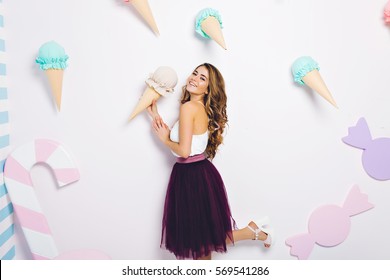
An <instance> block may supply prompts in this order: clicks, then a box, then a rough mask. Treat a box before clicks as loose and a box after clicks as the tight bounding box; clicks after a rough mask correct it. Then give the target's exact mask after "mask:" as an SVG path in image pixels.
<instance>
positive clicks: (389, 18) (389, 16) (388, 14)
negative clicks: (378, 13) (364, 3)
mask: <svg viewBox="0 0 390 280" xmlns="http://www.w3.org/2000/svg"><path fill="white" fill-rule="evenodd" d="M383 16H384V19H385V23H390V0H389V1H388V2H387V4H386V6H385V10H384V12H383Z"/></svg>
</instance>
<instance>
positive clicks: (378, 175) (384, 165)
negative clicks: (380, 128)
mask: <svg viewBox="0 0 390 280" xmlns="http://www.w3.org/2000/svg"><path fill="white" fill-rule="evenodd" d="M342 140H343V142H344V143H346V144H348V145H351V146H353V147H356V148H359V149H362V150H363V155H362V163H363V167H364V170H365V171H366V172H367V173H368V175H370V176H371V177H373V178H374V179H377V180H389V179H390V138H376V139H372V137H371V133H370V130H369V128H368V125H367V122H366V120H365V119H364V118H360V119H359V120H358V122H357V124H356V126H354V127H350V128H349V129H348V136H346V137H344V138H342Z"/></svg>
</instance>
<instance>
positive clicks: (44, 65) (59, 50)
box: [35, 41, 69, 111]
mask: <svg viewBox="0 0 390 280" xmlns="http://www.w3.org/2000/svg"><path fill="white" fill-rule="evenodd" d="M68 58H69V57H68V55H66V54H65V50H64V48H63V47H61V46H60V45H59V44H57V43H56V42H54V41H50V42H47V43H45V44H43V45H42V46H41V47H40V48H39V55H38V57H37V58H36V59H35V62H36V63H38V64H39V67H40V68H41V70H44V71H45V73H46V76H47V78H48V80H49V84H50V88H51V92H52V95H53V98H54V101H55V103H56V105H57V109H58V111H60V110H61V100H62V81H63V76H64V69H65V68H66V67H67V66H68V64H67V60H68Z"/></svg>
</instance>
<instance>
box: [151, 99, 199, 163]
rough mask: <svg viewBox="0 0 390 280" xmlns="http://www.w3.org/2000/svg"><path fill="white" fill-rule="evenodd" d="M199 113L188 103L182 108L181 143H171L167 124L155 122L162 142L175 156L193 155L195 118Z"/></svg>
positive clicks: (155, 127) (180, 122)
mask: <svg viewBox="0 0 390 280" xmlns="http://www.w3.org/2000/svg"><path fill="white" fill-rule="evenodd" d="M196 111H197V107H196V105H194V104H192V103H191V102H187V103H185V104H183V105H181V106H180V116H179V143H176V142H173V141H171V139H170V138H169V134H170V130H169V128H168V126H167V125H166V124H165V123H163V122H162V123H159V122H158V121H154V122H153V128H154V130H155V132H156V134H157V136H158V137H159V139H160V140H161V142H163V143H164V145H166V146H167V147H168V148H169V149H171V150H172V151H173V152H174V153H175V154H177V155H179V156H181V157H184V158H187V157H188V156H189V155H190V153H191V142H192V135H193V130H194V118H195V113H196Z"/></svg>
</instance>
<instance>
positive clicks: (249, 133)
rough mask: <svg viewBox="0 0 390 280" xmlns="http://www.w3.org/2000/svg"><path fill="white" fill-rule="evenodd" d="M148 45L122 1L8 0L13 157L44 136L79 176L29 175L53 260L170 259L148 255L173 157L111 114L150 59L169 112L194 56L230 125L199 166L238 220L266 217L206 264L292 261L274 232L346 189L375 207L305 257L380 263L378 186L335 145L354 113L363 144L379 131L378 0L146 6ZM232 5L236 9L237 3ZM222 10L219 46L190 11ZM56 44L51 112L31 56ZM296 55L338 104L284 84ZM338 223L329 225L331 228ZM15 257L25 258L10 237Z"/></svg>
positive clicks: (384, 84)
mask: <svg viewBox="0 0 390 280" xmlns="http://www.w3.org/2000/svg"><path fill="white" fill-rule="evenodd" d="M149 3H150V6H151V8H152V10H153V13H154V17H155V19H156V22H157V25H158V27H159V29H160V33H161V36H160V37H157V36H155V35H154V34H153V32H152V31H151V30H150V29H149V28H148V26H147V25H146V24H145V23H144V22H143V20H142V19H141V17H139V16H138V14H137V13H136V12H135V10H134V9H133V8H132V7H131V6H129V5H128V4H124V3H123V1H121V0H105V1H102V0H101V1H94V0H84V1H76V0H71V1H60V0H35V1H22V0H14V1H7V2H6V3H5V4H6V6H5V9H6V10H7V17H6V26H7V34H8V38H7V52H8V56H9V57H8V58H9V65H8V69H7V70H8V77H9V82H10V86H9V100H10V119H11V120H10V121H11V126H12V131H11V145H12V147H13V148H15V147H17V146H18V145H21V144H23V143H25V142H27V141H30V140H32V139H34V138H51V139H56V140H58V141H60V142H61V143H63V144H64V146H65V147H67V148H68V149H69V150H70V151H71V153H72V155H73V157H74V159H75V160H76V162H77V164H78V166H79V168H80V172H81V180H80V181H79V182H77V183H75V184H72V185H70V186H68V187H65V188H63V189H57V188H56V186H55V183H54V179H53V176H52V175H51V173H50V172H49V171H48V169H46V168H45V167H42V166H37V167H34V168H33V171H32V177H33V181H34V184H35V186H36V193H37V196H38V197H39V200H40V202H41V204H42V207H43V209H44V211H45V213H46V217H47V218H48V220H49V223H50V226H51V229H52V231H53V236H54V238H55V241H56V244H57V246H58V248H59V250H60V251H61V252H64V251H69V250H73V249H81V248H92V249H97V250H101V251H103V252H106V253H107V254H108V255H110V256H111V257H112V258H113V259H174V256H173V255H171V254H169V253H168V252H166V251H164V250H162V249H160V248H159V244H160V231H161V217H162V208H163V200H164V195H165V188H166V185H167V182H168V177H169V174H170V170H171V166H172V164H173V163H174V158H173V156H172V155H171V154H170V152H169V151H167V150H166V149H165V148H164V147H163V146H162V145H161V144H160V143H159V142H158V141H157V140H156V138H155V137H154V135H153V134H152V133H151V130H150V122H149V119H148V118H147V116H146V114H142V115H139V116H137V117H136V119H134V120H133V121H132V122H131V123H130V124H126V119H127V117H128V115H129V114H130V113H131V111H132V109H133V107H134V106H135V104H136V102H137V100H138V98H139V96H140V94H141V93H142V91H143V90H144V87H145V84H144V80H145V79H146V77H147V76H148V74H149V73H150V72H152V71H154V70H155V69H156V68H157V67H158V66H161V65H169V66H171V67H173V68H174V69H175V70H176V71H177V73H178V75H179V84H178V86H177V87H176V93H175V94H174V95H173V96H171V97H169V98H165V99H160V101H159V109H160V113H161V114H162V116H163V117H164V118H165V120H166V122H167V123H169V124H173V122H174V121H175V120H176V118H177V109H178V99H179V97H180V88H181V85H182V84H183V83H184V81H185V78H186V77H187V75H189V74H190V73H191V71H192V70H193V68H194V67H195V66H197V65H198V64H200V63H203V62H210V63H213V64H214V65H216V66H217V67H218V68H219V69H220V71H221V72H222V74H223V75H224V77H225V80H226V88H227V93H228V117H229V129H228V130H227V133H226V138H225V143H224V145H223V146H222V147H221V149H220V152H219V154H218V155H217V157H216V158H215V160H214V164H215V165H216V166H217V168H218V169H219V170H220V172H221V174H222V176H223V178H224V180H225V184H226V187H227V191H228V195H229V199H230V205H231V208H232V211H233V215H234V217H235V219H236V221H237V223H238V225H239V226H240V227H243V226H246V224H247V223H248V222H249V221H250V220H251V219H255V218H256V217H261V216H263V215H269V216H270V217H271V219H272V220H273V225H274V227H275V229H276V240H275V241H276V243H275V245H274V247H273V248H272V249H270V250H268V251H264V250H261V249H260V247H261V245H260V243H259V244H257V245H256V246H254V244H253V243H254V242H243V243H241V244H237V245H236V246H235V247H233V248H231V249H230V250H229V253H228V254H224V255H217V254H216V255H215V256H214V257H215V258H216V259H295V257H292V256H291V255H290V254H289V247H287V246H286V245H285V243H284V242H285V239H286V238H288V237H290V236H292V235H295V234H298V233H303V232H307V220H308V218H309V216H310V213H311V212H312V211H314V210H315V209H316V208H317V207H318V206H320V205H323V204H337V205H342V203H343V201H344V199H345V198H346V195H347V193H348V192H349V190H350V188H351V187H352V185H353V184H358V185H359V186H360V189H361V191H362V192H364V193H366V194H368V196H369V201H370V202H372V203H373V204H375V208H373V209H371V210H370V211H367V212H365V213H362V214H360V215H357V216H354V217H352V218H351V232H350V235H349V236H348V238H347V240H346V241H345V242H343V243H342V244H340V245H339V246H336V247H332V248H325V247H320V246H315V247H314V250H313V251H312V253H311V256H310V259H389V258H390V243H389V242H388V237H389V236H390V225H389V221H388V217H387V215H388V213H390V204H389V198H390V182H389V181H377V180H375V179H373V178H371V177H370V176H368V174H367V173H365V171H364V169H363V167H362V165H361V154H362V150H358V149H355V148H352V147H350V146H348V145H346V144H344V143H343V142H342V141H341V138H342V137H344V136H346V135H347V132H348V127H350V126H353V125H355V124H356V122H357V120H358V119H359V118H360V117H365V118H366V120H367V122H368V124H369V127H370V129H371V134H372V136H373V137H374V138H378V137H390V118H389V116H390V114H389V104H390V103H389V102H390V97H389V91H388V84H389V73H390V63H389V62H390V52H389V43H390V29H389V28H390V27H389V26H385V24H384V21H383V19H382V14H383V7H384V6H385V3H386V1H385V0H375V1H363V0H344V1H337V0H330V1H329V0H316V1H311V0H294V1H293V0H267V1H255V0H245V1H217V0H208V1H206V0H197V1H180V0H165V1H157V0H149ZM238 3H241V4H238ZM206 7H213V8H215V9H217V10H219V12H220V13H221V15H222V20H223V21H224V30H223V32H224V36H225V40H226V43H227V47H228V50H227V51H225V50H223V49H222V48H221V47H220V46H218V45H217V44H216V43H215V42H213V41H208V40H206V39H203V38H201V37H199V36H198V35H197V34H196V33H195V31H194V19H195V16H196V14H197V12H198V11H200V10H201V9H203V8H206ZM49 40H55V41H57V42H58V43H60V44H61V45H62V46H63V47H64V48H65V50H66V52H67V54H68V55H69V57H70V59H69V67H68V68H67V69H66V72H65V77H64V87H63V99H62V100H63V103H62V111H61V113H58V112H57V111H56V108H55V105H54V102H53V100H52V98H51V96H50V91H49V88H48V85H47V81H46V78H45V77H44V74H43V73H42V71H41V70H39V67H38V65H36V64H35V62H34V59H35V57H36V56H37V52H38V49H39V47H40V45H41V44H42V43H44V42H46V41H49ZM302 55H310V56H312V57H313V58H314V59H315V60H317V61H318V62H319V64H320V67H321V75H322V77H323V78H324V80H325V81H326V83H327V85H328V87H329V89H330V90H331V92H332V94H333V96H334V98H335V100H336V102H337V103H338V105H339V108H340V109H335V108H334V107H332V106H331V105H330V104H329V103H327V102H326V101H325V100H324V99H322V98H321V97H320V96H319V95H317V94H315V93H312V92H311V91H310V90H307V89H305V88H304V87H300V86H297V85H295V84H294V83H293V80H292V76H291V72H290V69H291V64H292V62H293V61H294V60H295V59H296V58H297V57H299V56H302ZM335 230H337V229H335ZM16 236H17V238H18V242H17V245H18V247H17V253H16V258H17V259H26V258H27V259H28V258H30V257H31V256H30V253H29V251H28V248H27V247H26V244H25V241H24V240H23V236H22V233H21V231H20V229H19V228H16Z"/></svg>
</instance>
